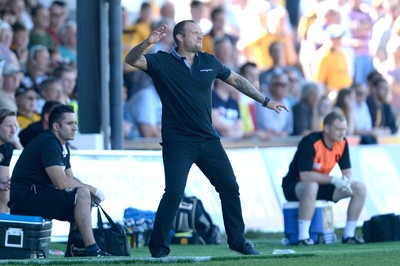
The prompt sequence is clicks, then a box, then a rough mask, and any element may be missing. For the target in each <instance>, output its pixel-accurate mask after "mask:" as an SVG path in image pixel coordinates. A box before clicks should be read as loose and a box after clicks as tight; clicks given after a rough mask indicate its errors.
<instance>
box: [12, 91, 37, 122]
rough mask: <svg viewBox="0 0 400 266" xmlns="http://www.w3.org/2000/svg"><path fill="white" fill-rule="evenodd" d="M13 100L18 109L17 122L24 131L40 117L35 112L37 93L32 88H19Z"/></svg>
mask: <svg viewBox="0 0 400 266" xmlns="http://www.w3.org/2000/svg"><path fill="white" fill-rule="evenodd" d="M15 98H16V101H17V107H18V115H17V120H18V124H19V126H20V127H21V129H24V128H26V127H28V126H29V125H30V124H32V123H35V122H38V121H39V120H40V115H39V114H38V113H36V111H35V110H36V103H37V93H36V91H35V89H34V88H33V87H30V88H27V87H25V86H21V87H19V88H18V89H17V92H16V93H15Z"/></svg>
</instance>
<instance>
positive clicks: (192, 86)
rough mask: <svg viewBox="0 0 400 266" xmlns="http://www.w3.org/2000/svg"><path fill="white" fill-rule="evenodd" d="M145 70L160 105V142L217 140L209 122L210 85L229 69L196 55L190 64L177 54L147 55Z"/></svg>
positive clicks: (226, 75) (213, 60)
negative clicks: (146, 68)
mask: <svg viewBox="0 0 400 266" xmlns="http://www.w3.org/2000/svg"><path fill="white" fill-rule="evenodd" d="M145 57H146V59H147V67H148V70H147V71H145V72H146V73H147V74H148V75H149V76H150V77H152V79H153V82H154V85H155V88H156V90H157V92H158V94H159V96H160V99H161V102H162V121H161V131H162V139H163V142H169V141H200V140H204V139H208V138H219V137H218V134H217V133H216V131H215V129H214V128H213V126H212V122H211V86H212V83H213V81H214V79H215V78H219V79H221V80H226V79H227V78H228V77H229V76H230V74H231V70H230V69H228V68H227V67H225V66H224V65H223V64H222V63H221V62H220V61H219V60H218V59H217V58H216V57H214V56H213V55H210V54H207V53H202V52H199V53H197V54H196V56H195V59H194V62H193V65H192V66H191V67H190V68H189V66H188V65H187V64H186V63H185V60H184V58H182V57H180V56H179V55H178V54H177V53H176V51H173V52H172V53H167V52H164V51H159V52H157V53H153V54H146V55H145Z"/></svg>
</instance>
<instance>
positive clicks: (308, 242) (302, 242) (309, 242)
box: [297, 238, 314, 246]
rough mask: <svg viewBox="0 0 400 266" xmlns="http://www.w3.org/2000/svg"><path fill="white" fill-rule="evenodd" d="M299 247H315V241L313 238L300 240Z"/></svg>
mask: <svg viewBox="0 0 400 266" xmlns="http://www.w3.org/2000/svg"><path fill="white" fill-rule="evenodd" d="M297 245H299V246H313V245H314V240H312V239H311V238H308V239H304V240H300V241H299V242H298V243H297Z"/></svg>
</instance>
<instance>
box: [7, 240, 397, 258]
mask: <svg viewBox="0 0 400 266" xmlns="http://www.w3.org/2000/svg"><path fill="white" fill-rule="evenodd" d="M246 236H247V238H248V239H251V240H252V241H253V242H254V243H255V244H256V247H257V249H258V250H259V251H260V252H262V255H260V256H243V255H239V254H237V253H235V252H233V251H231V250H229V248H228V247H227V245H226V243H225V242H223V243H222V244H220V245H208V246H201V245H172V246H171V253H170V256H169V257H168V258H164V259H152V258H151V257H150V255H149V252H148V250H147V248H146V247H143V248H135V249H132V252H131V257H112V258H99V259H97V258H64V257H62V256H61V257H60V256H51V257H50V258H49V259H37V260H24V261H22V260H0V264H9V265H22V264H37V265H38V264H40V265H44V264H47V265H116V264H119V265H125V264H135V265H152V264H158V265H160V264H165V265H179V266H184V265H193V264H195V265H200V266H202V265H212V266H214V265H227V266H234V265H249V266H253V265H295V266H302V265H307V266H310V265H324V266H325V265H335V266H337V265H363V266H364V265H367V266H368V265H371V266H372V265H373V266H376V265H379V266H382V265H400V259H399V255H400V243H399V242H385V243H370V244H365V245H342V244H340V243H339V242H338V243H335V244H329V245H315V246H311V247H310V246H309V247H304V246H283V245H282V244H281V243H280V240H281V238H282V234H259V233H254V232H253V233H248V234H247V235H246ZM251 236H253V237H251ZM338 236H340V234H338ZM51 249H60V250H63V251H64V250H65V243H52V244H51ZM274 249H291V250H294V251H295V252H296V253H295V254H287V255H273V254H272V251H273V250H274Z"/></svg>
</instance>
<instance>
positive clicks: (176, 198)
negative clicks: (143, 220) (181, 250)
mask: <svg viewBox="0 0 400 266" xmlns="http://www.w3.org/2000/svg"><path fill="white" fill-rule="evenodd" d="M163 162H164V171H165V191H164V194H163V197H162V199H161V201H160V204H159V206H158V209H157V214H156V219H155V222H154V228H153V233H152V235H151V238H150V242H149V250H150V252H151V253H152V254H153V253H154V252H155V251H156V250H157V249H158V248H164V249H165V250H166V251H167V252H169V251H170V249H169V238H168V236H169V231H170V229H171V227H172V223H173V220H174V217H175V215H176V211H177V209H178V207H179V203H180V201H181V199H182V197H183V195H184V190H185V186H186V181H187V177H188V174H189V170H190V168H191V166H192V165H193V163H195V164H196V165H197V166H198V167H199V169H200V170H201V171H202V172H203V173H204V175H205V176H206V177H207V178H208V179H209V180H210V182H211V184H212V185H213V186H214V187H215V189H216V191H217V192H218V193H219V197H220V199H221V205H222V215H223V219H224V226H225V231H226V234H227V238H228V245H229V247H231V248H237V247H238V246H240V245H242V244H243V243H244V242H245V239H244V222H243V217H242V208H241V203H240V197H239V186H238V184H237V182H236V177H235V175H234V173H233V169H232V165H231V163H230V161H229V159H228V156H227V155H226V152H225V150H224V148H223V147H222V144H221V141H220V140H219V139H209V140H205V141H202V142H169V143H164V144H163Z"/></svg>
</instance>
